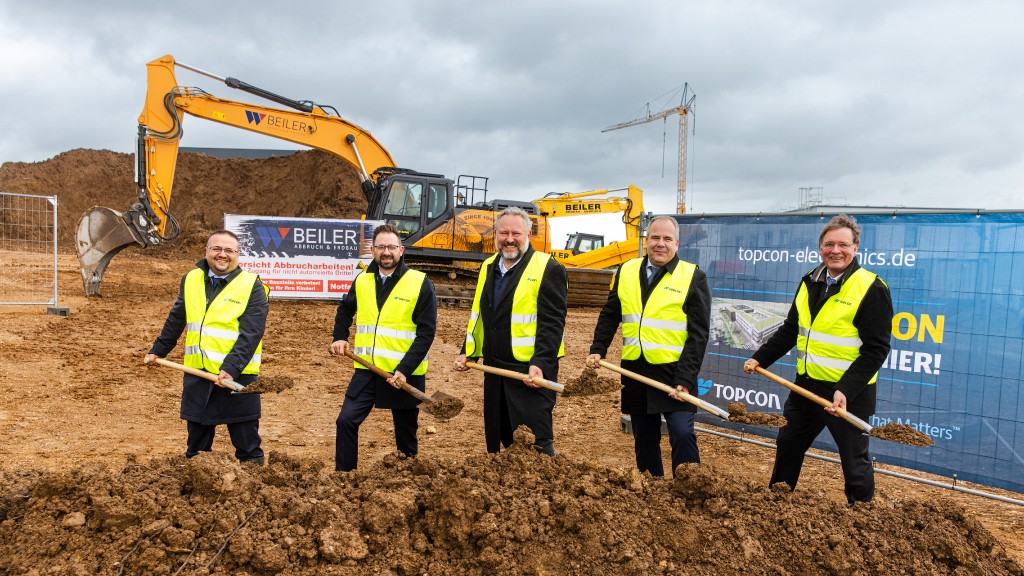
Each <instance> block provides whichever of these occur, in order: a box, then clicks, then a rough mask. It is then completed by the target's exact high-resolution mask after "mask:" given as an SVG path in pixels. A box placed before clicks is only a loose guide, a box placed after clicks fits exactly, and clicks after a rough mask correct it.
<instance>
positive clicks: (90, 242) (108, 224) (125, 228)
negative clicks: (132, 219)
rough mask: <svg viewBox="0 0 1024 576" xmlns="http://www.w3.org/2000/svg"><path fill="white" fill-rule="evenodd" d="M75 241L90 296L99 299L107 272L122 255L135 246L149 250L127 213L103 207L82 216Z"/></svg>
mask: <svg viewBox="0 0 1024 576" xmlns="http://www.w3.org/2000/svg"><path fill="white" fill-rule="evenodd" d="M75 239H76V244H77V246H78V263H79V265H80V266H81V269H82V283H83V284H84V286H85V295H86V296H99V294H100V283H101V282H102V281H103V272H104V271H105V270H106V269H107V264H109V263H110V259H111V258H113V257H114V256H116V255H117V253H118V252H120V251H121V250H124V249H125V248H126V247H128V246H131V245H132V244H137V245H139V246H145V244H144V243H143V242H142V241H141V240H139V239H138V238H137V237H136V235H135V233H134V231H133V230H132V227H131V226H129V224H128V222H127V220H126V217H125V215H124V214H123V213H121V212H118V211H116V210H111V209H110V208H104V207H102V206H95V207H93V208H90V209H89V210H87V211H86V213H85V214H83V215H82V219H81V220H79V221H78V230H77V232H76V234H75Z"/></svg>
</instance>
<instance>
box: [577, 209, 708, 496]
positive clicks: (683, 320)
mask: <svg viewBox="0 0 1024 576" xmlns="http://www.w3.org/2000/svg"><path fill="white" fill-rule="evenodd" d="M678 250H679V225H678V223H677V222H676V220H675V219H674V218H672V217H671V216H659V217H658V218H655V219H654V220H652V221H651V225H650V228H649V230H648V231H647V257H646V258H634V259H633V260H629V261H628V262H625V263H624V264H623V265H622V267H621V268H620V269H619V272H618V274H616V275H615V279H614V280H613V281H612V287H611V291H610V292H609V294H608V301H607V302H606V303H605V305H604V308H602V309H601V315H600V316H599V317H598V319H597V326H596V327H595V328H594V342H593V344H591V346H590V355H589V356H587V364H588V365H590V366H597V362H598V360H600V359H601V358H603V357H604V356H605V354H606V353H607V352H608V346H609V345H610V344H611V342H612V339H613V338H614V337H615V332H616V331H617V330H618V328H619V324H622V367H623V368H625V369H627V370H630V371H631V372H636V373H637V374H640V375H642V376H647V377H648V378H652V379H654V380H657V381H659V382H662V383H664V384H667V385H669V386H672V387H673V388H675V389H676V390H678V391H680V392H686V393H688V394H692V395H694V396H696V395H698V394H699V392H698V390H697V374H698V372H700V367H701V364H702V363H703V361H704V352H705V351H706V350H707V345H708V332H709V329H710V328H709V327H710V324H711V319H710V318H711V291H710V290H709V289H708V279H707V276H706V275H705V274H704V272H702V271H701V270H700V269H699V268H697V266H696V265H695V264H691V263H690V262H686V261H684V260H680V259H679V257H678V256H677V255H676V253H677V252H678ZM621 400H622V401H621V406H620V407H621V410H622V413H623V414H629V418H630V426H631V427H632V429H633V449H634V452H635V454H636V466H637V468H638V469H639V470H640V471H641V472H650V473H651V474H652V475H653V476H664V475H665V470H664V465H663V464H662V461H661V420H662V418H664V419H665V423H666V425H667V427H668V440H669V445H670V446H671V447H672V472H673V473H675V469H676V467H677V466H679V465H680V464H683V463H698V462H700V453H699V451H698V450H697V435H696V434H695V433H694V431H693V421H694V416H695V413H696V411H697V407H696V406H694V405H693V404H690V403H688V402H681V401H680V400H679V399H678V398H677V397H675V396H674V395H671V396H670V395H668V394H665V393H664V392H662V391H660V390H655V389H654V388H651V387H649V386H647V385H646V384H643V383H641V382H637V381H635V380H633V379H632V378H629V377H628V376H623V377H622V399H621Z"/></svg>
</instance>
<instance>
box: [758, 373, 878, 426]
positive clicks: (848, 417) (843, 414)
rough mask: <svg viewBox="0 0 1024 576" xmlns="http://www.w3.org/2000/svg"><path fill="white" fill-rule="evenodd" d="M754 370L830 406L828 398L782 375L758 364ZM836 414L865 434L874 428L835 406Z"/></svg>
mask: <svg viewBox="0 0 1024 576" xmlns="http://www.w3.org/2000/svg"><path fill="white" fill-rule="evenodd" d="M756 370H757V373H758V374H760V375H762V376H764V377H766V378H768V379H769V380H772V381H774V382H775V383H776V384H781V385H782V386H785V387H786V388H789V389H790V390H792V391H793V392H796V393H797V394H799V395H801V396H803V397H804V398H807V399H808V400H810V401H811V402H814V403H815V404H818V405H821V406H824V407H825V408H828V407H830V406H832V403H831V402H829V401H828V400H826V399H824V398H822V397H821V396H818V395H817V394H815V393H814V392H811V391H810V390H808V389H806V388H803V387H801V386H797V385H796V384H793V383H792V382H790V381H789V380H786V379H785V378H783V377H782V376H778V375H776V374H772V373H771V372H769V371H767V370H765V369H764V368H761V367H760V366H758V367H757V368H756ZM836 416H839V417H840V418H842V419H843V420H846V421H847V422H849V423H850V424H853V425H854V426H856V427H857V428H860V429H861V430H863V431H864V433H865V434H871V430H872V429H874V426H872V425H871V424H868V423H867V422H865V421H863V420H861V419H860V418H857V417H856V416H854V415H853V414H850V413H849V412H847V411H846V409H845V408H836Z"/></svg>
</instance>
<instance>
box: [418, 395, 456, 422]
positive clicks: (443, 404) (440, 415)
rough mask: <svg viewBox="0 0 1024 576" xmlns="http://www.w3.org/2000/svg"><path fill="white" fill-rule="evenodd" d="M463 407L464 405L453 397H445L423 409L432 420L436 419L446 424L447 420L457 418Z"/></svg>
mask: <svg viewBox="0 0 1024 576" xmlns="http://www.w3.org/2000/svg"><path fill="white" fill-rule="evenodd" d="M465 407H466V404H465V403H464V402H463V401H462V400H459V399H458V398H455V397H454V396H445V397H444V398H440V399H437V400H434V401H433V402H431V403H429V404H426V406H425V407H424V408H423V409H424V410H426V411H427V414H430V415H431V416H433V417H434V418H437V419H438V420H440V421H442V422H447V421H448V420H451V419H452V418H455V417H456V416H458V415H459V413H460V412H462V409H463V408H465Z"/></svg>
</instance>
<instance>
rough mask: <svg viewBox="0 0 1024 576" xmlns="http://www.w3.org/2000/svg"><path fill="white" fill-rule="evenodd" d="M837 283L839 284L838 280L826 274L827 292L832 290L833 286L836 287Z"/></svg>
mask: <svg viewBox="0 0 1024 576" xmlns="http://www.w3.org/2000/svg"><path fill="white" fill-rule="evenodd" d="M837 282H839V280H836V279H835V278H833V277H832V276H829V275H828V273H826V274H825V290H828V289H829V288H832V287H833V286H835V285H836V283H837Z"/></svg>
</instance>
